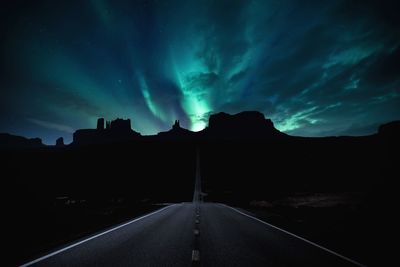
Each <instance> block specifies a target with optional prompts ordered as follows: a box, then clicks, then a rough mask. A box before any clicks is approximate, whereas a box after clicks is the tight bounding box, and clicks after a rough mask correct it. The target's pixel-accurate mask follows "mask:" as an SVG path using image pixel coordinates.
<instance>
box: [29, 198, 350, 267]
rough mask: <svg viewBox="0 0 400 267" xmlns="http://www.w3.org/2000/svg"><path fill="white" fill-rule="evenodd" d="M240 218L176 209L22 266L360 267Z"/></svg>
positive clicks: (213, 208)
mask: <svg viewBox="0 0 400 267" xmlns="http://www.w3.org/2000/svg"><path fill="white" fill-rule="evenodd" d="M240 212H241V211H239V210H236V209H233V208H231V207H229V206H225V205H222V204H216V203H181V204H174V205H170V206H167V207H165V208H163V209H160V210H158V211H156V212H154V213H151V214H149V215H146V216H144V217H141V218H138V219H136V220H133V221H131V222H128V223H126V224H124V225H120V226H118V227H116V228H112V229H110V230H108V231H106V232H103V233H100V234H98V235H95V236H92V237H91V238H88V239H86V240H82V241H80V242H78V243H75V244H72V245H70V246H68V247H66V248H64V249H62V250H59V251H55V252H54V253H52V254H49V255H46V256H44V257H42V258H40V259H37V260H36V261H33V262H30V263H28V264H26V265H24V266H113V267H116V266H232V267H234V266H357V265H356V264H354V263H352V262H350V261H349V260H346V259H343V258H341V257H340V256H337V255H334V254H332V253H330V252H328V251H325V250H324V249H321V248H319V247H317V246H315V245H313V244H310V243H308V242H306V241H304V240H301V239H299V238H297V237H295V236H293V235H291V234H289V233H286V232H283V231H281V230H279V229H276V228H274V227H273V226H270V225H267V224H265V223H262V222H260V221H258V220H256V219H254V218H252V217H248V216H246V214H245V213H243V214H242V213H240Z"/></svg>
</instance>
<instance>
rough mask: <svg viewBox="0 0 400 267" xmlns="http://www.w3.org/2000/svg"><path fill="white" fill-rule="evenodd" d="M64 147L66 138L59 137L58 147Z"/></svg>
mask: <svg viewBox="0 0 400 267" xmlns="http://www.w3.org/2000/svg"><path fill="white" fill-rule="evenodd" d="M63 146H64V138H62V137H59V138H58V139H57V140H56V147H63Z"/></svg>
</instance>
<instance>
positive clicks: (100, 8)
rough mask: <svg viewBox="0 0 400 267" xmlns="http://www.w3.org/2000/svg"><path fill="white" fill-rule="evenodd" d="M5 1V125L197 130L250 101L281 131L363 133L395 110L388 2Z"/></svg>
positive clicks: (20, 129) (397, 85) (398, 38)
mask: <svg viewBox="0 0 400 267" xmlns="http://www.w3.org/2000/svg"><path fill="white" fill-rule="evenodd" d="M7 2H10V3H7V4H2V6H1V8H0V17H1V19H0V20H1V26H0V27H1V28H0V29H1V32H2V41H1V47H0V53H1V57H0V70H1V71H0V88H1V100H0V104H1V106H0V112H1V113H0V132H10V133H13V134H19V135H23V136H28V137H37V136H39V137H42V138H43V140H44V142H46V143H54V140H55V139H56V138H57V137H59V136H64V138H65V139H66V140H67V142H68V141H70V140H71V137H72V133H73V131H75V130H76V129H80V128H93V127H95V123H96V119H97V118H98V117H105V118H106V119H113V118H117V117H122V118H131V119H132V122H133V123H132V126H133V128H134V129H135V130H137V131H139V132H141V133H142V134H154V133H157V132H159V131H164V130H167V129H169V128H170V126H171V125H172V123H173V122H174V120H175V119H179V120H180V121H181V124H182V125H183V126H184V127H186V128H189V129H191V130H194V131H198V130H201V129H203V128H204V127H205V126H206V125H207V120H208V116H209V114H210V113H214V112H219V111H225V112H229V113H237V112H240V111H243V110H258V111H261V112H263V113H264V114H265V116H266V117H269V118H271V119H272V120H273V121H274V123H275V126H276V127H277V128H278V129H280V130H282V131H285V132H287V133H289V134H295V135H304V136H324V135H342V134H350V135H362V134H369V133H372V132H374V131H375V130H376V128H377V126H378V125H379V124H381V123H384V122H387V121H391V120H395V119H399V118H400V108H399V107H400V75H399V70H400V63H399V62H400V23H399V22H400V20H399V16H398V15H397V10H399V9H398V7H397V5H398V4H397V1H368V0H367V1H344V0H342V1H289V0H283V1H277V0H243V1H234V0H196V1H188V0H186V1H185V0H137V1H118V0H116V1H111V0H92V1H78V0H71V1H50V0H47V1H43V0H39V1H18V0H17V1H7Z"/></svg>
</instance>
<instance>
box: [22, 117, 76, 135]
mask: <svg viewBox="0 0 400 267" xmlns="http://www.w3.org/2000/svg"><path fill="white" fill-rule="evenodd" d="M27 120H28V121H30V122H32V123H34V124H36V125H39V126H42V127H45V128H48V129H52V130H58V131H61V132H66V133H73V132H74V129H73V128H72V127H70V126H68V125H63V124H59V123H54V122H49V121H43V120H38V119H33V118H28V119H27Z"/></svg>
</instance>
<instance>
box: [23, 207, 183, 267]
mask: <svg viewBox="0 0 400 267" xmlns="http://www.w3.org/2000/svg"><path fill="white" fill-rule="evenodd" d="M175 205H178V204H173V205H170V206H167V207H164V208H162V209H159V210H156V211H153V212H152V213H149V214H146V215H144V216H142V217H139V218H136V219H134V220H132V221H129V222H127V223H124V224H121V225H118V226H117V227H114V228H112V229H109V230H107V231H104V232H101V233H99V234H97V235H94V236H91V237H89V238H86V239H84V240H82V241H79V242H76V243H74V244H72V245H69V246H67V247H65V248H62V249H60V250H57V251H54V252H52V253H50V254H47V255H45V256H43V257H40V258H38V259H36V260H33V261H30V262H27V263H25V264H22V265H21V266H20V267H27V266H31V265H32V264H35V263H38V262H40V261H42V260H45V259H47V258H50V257H52V256H54V255H57V254H59V253H61V252H63V251H66V250H68V249H70V248H73V247H76V246H79V245H80V244H82V243H85V242H87V241H90V240H92V239H95V238H97V237H99V236H102V235H105V234H108V233H110V232H112V231H115V230H117V229H119V228H122V227H125V226H127V225H129V224H131V223H134V222H137V221H139V220H142V219H144V218H146V217H149V216H151V215H154V214H156V213H159V212H161V211H163V210H165V209H168V208H170V207H172V206H175Z"/></svg>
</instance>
